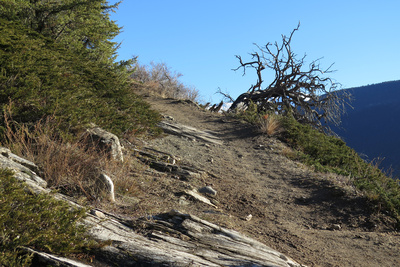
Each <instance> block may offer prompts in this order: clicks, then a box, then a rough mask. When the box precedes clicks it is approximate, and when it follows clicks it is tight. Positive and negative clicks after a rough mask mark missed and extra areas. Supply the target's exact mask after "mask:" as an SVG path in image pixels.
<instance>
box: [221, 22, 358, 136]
mask: <svg viewBox="0 0 400 267" xmlns="http://www.w3.org/2000/svg"><path fill="white" fill-rule="evenodd" d="M299 27H300V24H299V25H298V26H297V28H295V29H294V30H293V31H292V32H291V34H290V35H289V37H287V36H285V35H282V43H281V44H278V43H277V42H275V43H274V44H272V43H267V44H266V45H265V46H264V47H260V46H258V45H257V44H255V45H256V47H257V48H258V50H259V51H258V52H254V53H251V54H250V55H251V57H252V60H251V61H249V62H245V61H243V59H242V57H241V56H236V58H237V59H238V60H239V63H240V66H239V67H237V68H236V69H234V70H235V71H237V70H239V69H243V75H245V74H246V70H247V69H248V68H250V69H254V70H255V71H256V73H257V81H256V83H255V85H252V86H251V87H250V89H249V90H248V91H247V92H246V93H243V94H241V95H240V96H239V97H238V98H237V99H236V100H235V101H234V102H233V104H232V106H231V107H230V109H229V111H235V110H245V109H247V107H248V106H249V105H250V103H251V102H252V103H255V104H256V105H257V107H258V111H259V112H266V111H268V110H271V111H273V112H275V113H278V114H287V113H288V112H290V113H291V114H292V115H293V116H294V118H295V119H296V120H298V121H299V122H301V123H307V124H311V125H313V126H315V127H316V128H318V129H324V130H326V129H329V128H328V127H327V124H334V125H338V124H339V123H340V116H341V115H342V113H343V112H344V111H345V105H346V104H349V101H350V95H348V94H346V93H345V92H343V91H340V92H338V91H337V89H339V87H340V84H338V83H336V82H334V81H333V80H332V79H331V78H329V77H325V75H326V74H329V73H332V70H331V67H332V65H331V66H330V67H329V68H327V69H325V70H322V69H321V68H320V65H319V59H318V60H314V61H312V62H311V63H310V64H309V65H308V67H307V66H305V57H306V55H304V56H303V57H302V58H301V59H297V58H296V56H297V55H296V54H294V53H293V51H292V48H291V44H290V43H291V41H292V37H293V34H294V33H295V32H296V31H297V30H298V29H299ZM267 69H269V70H272V71H273V72H275V78H274V80H273V81H272V82H271V83H270V84H269V85H268V86H266V87H263V82H264V81H263V78H262V74H263V71H264V70H267Z"/></svg>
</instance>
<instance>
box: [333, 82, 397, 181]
mask: <svg viewBox="0 0 400 267" xmlns="http://www.w3.org/2000/svg"><path fill="white" fill-rule="evenodd" d="M344 91H350V93H351V94H352V97H353V101H352V103H351V105H352V106H353V109H351V108H348V109H347V113H346V114H344V115H343V116H342V124H341V128H336V127H332V129H333V130H334V131H335V132H336V133H337V134H338V135H339V136H340V137H341V138H343V140H344V141H345V142H346V143H347V145H348V146H350V147H352V148H353V149H355V150H356V151H357V152H358V153H359V154H361V155H362V157H363V158H364V159H366V160H368V161H371V160H374V159H383V161H382V162H381V163H380V167H381V168H382V169H383V170H384V171H387V170H389V169H392V170H393V175H394V176H396V177H400V138H399V135H400V80H399V81H391V82H383V83H379V84H372V85H366V86H361V87H355V88H350V89H344Z"/></svg>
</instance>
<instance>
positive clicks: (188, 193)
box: [184, 190, 217, 208]
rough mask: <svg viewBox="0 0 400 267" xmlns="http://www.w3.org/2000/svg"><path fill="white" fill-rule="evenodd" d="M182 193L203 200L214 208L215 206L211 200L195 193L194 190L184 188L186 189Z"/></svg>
mask: <svg viewBox="0 0 400 267" xmlns="http://www.w3.org/2000/svg"><path fill="white" fill-rule="evenodd" d="M184 193H185V194H187V195H189V196H191V197H193V198H194V199H196V200H198V201H200V202H203V203H205V204H207V205H210V206H212V207H214V208H217V206H216V205H214V204H213V203H211V201H210V200H209V199H208V198H206V197H203V196H202V195H200V194H199V193H197V192H195V191H193V190H186V191H184Z"/></svg>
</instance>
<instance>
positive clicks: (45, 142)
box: [1, 108, 138, 201]
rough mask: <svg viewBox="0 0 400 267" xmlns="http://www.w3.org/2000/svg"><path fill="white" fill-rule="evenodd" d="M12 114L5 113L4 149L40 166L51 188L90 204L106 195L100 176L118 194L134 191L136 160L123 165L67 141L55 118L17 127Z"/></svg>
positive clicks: (77, 142)
mask: <svg viewBox="0 0 400 267" xmlns="http://www.w3.org/2000/svg"><path fill="white" fill-rule="evenodd" d="M10 110H11V109H10V108H8V109H6V112H4V115H3V116H4V119H5V125H6V127H5V128H6V130H5V134H4V138H3V143H2V144H1V145H3V146H6V147H8V148H9V149H10V150H11V151H13V153H15V154H17V155H20V156H22V157H24V158H26V159H28V160H30V161H32V162H34V163H35V164H37V165H38V166H39V169H40V171H41V173H39V175H40V176H42V178H44V179H45V180H46V181H47V182H48V184H49V187H51V188H53V189H56V190H59V191H60V192H62V193H64V194H66V195H69V196H84V197H86V199H87V200H89V201H92V200H102V199H104V197H105V195H104V194H103V192H104V184H103V183H102V182H101V181H102V180H101V179H100V174H101V173H105V174H107V175H108V176H110V177H111V178H112V180H113V182H114V186H115V190H116V191H117V192H119V193H123V192H124V191H125V192H132V191H133V190H134V185H135V183H133V182H132V181H131V178H132V176H131V171H132V170H131V168H132V166H135V165H131V164H132V161H133V160H134V159H132V158H129V156H128V157H126V159H125V161H124V162H118V161H115V160H113V159H111V158H110V157H109V156H108V155H107V153H106V152H101V151H99V150H98V149H96V147H95V146H88V145H87V144H88V141H87V140H85V139H75V140H67V138H65V137H62V136H60V134H59V133H58V131H57V129H58V127H57V126H58V123H57V121H55V120H54V118H53V117H48V118H45V119H42V120H40V121H38V122H36V123H35V124H34V125H26V124H19V123H16V122H15V121H13V120H12V116H11V112H10ZM71 139H72V138H71ZM136 166H138V165H137V164H136ZM121 188H124V189H121Z"/></svg>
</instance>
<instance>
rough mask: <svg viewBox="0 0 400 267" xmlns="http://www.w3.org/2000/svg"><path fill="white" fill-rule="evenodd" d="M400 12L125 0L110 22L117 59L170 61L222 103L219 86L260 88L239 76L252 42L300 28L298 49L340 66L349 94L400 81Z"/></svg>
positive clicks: (322, 3) (324, 5)
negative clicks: (120, 28) (115, 29)
mask: <svg viewBox="0 0 400 267" xmlns="http://www.w3.org/2000/svg"><path fill="white" fill-rule="evenodd" d="M110 2H115V1H110ZM399 12H400V1H399V0H380V1H378V0H376V1H375V0H374V1H373V0H364V1H363V0H359V1H356V0H319V1H314V0H310V1H308V0H303V1H300V0H287V1H279V0H274V1H269V0H241V1H237V0H201V1H194V0H125V1H124V2H123V3H122V4H121V5H120V7H119V9H118V10H117V12H116V13H114V14H112V17H111V19H112V20H116V21H117V24H118V25H119V26H123V32H122V33H121V34H120V35H119V36H118V37H117V38H116V39H115V40H116V41H118V42H122V45H121V48H120V49H119V50H118V59H129V58H131V57H132V56H139V58H138V59H139V63H140V64H146V65H148V64H149V63H150V62H151V61H154V62H164V63H166V64H167V65H168V66H169V67H170V68H171V69H172V70H173V71H177V72H180V73H182V74H183V77H181V81H182V82H183V83H184V84H185V85H188V86H194V87H196V88H197V89H198V90H199V91H200V94H201V97H202V100H203V101H213V102H217V101H219V100H220V99H221V96H220V95H217V94H215V92H216V91H217V89H218V87H220V88H221V90H222V91H224V92H228V93H230V94H231V95H232V96H233V97H237V96H238V95H239V94H241V93H243V92H245V91H247V90H248V89H249V87H250V85H251V84H253V83H255V81H256V80H255V74H254V73H252V72H250V70H249V72H248V74H247V75H246V76H245V77H243V76H242V72H240V71H238V72H234V71H232V69H233V68H236V67H237V66H238V65H239V63H238V61H237V59H236V58H235V55H241V56H242V57H243V59H250V56H248V53H250V52H253V51H257V49H256V47H255V46H254V45H253V43H257V44H259V45H265V44H266V43H267V42H275V41H280V40H281V34H285V35H289V34H290V32H291V31H292V30H293V29H294V28H295V27H296V26H297V24H298V22H300V23H301V26H300V30H299V31H297V32H296V33H295V35H294V37H293V41H292V50H293V51H294V52H295V53H296V54H297V55H299V57H301V56H303V55H304V54H305V53H306V54H307V57H306V61H307V62H310V61H312V60H315V59H318V58H321V57H323V59H322V60H321V66H322V67H328V66H329V65H330V64H332V63H335V64H334V67H333V69H335V70H337V71H336V72H335V73H333V74H331V75H330V76H331V77H332V78H334V79H335V80H336V81H337V82H340V83H341V84H342V85H343V88H350V87H356V86H361V85H367V84H373V83H380V82H384V81H391V80H400V67H399V63H400V13H399ZM271 77H272V76H271ZM264 80H265V83H266V84H268V83H269V82H270V79H269V78H268V76H267V75H266V77H265V79H264Z"/></svg>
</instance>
